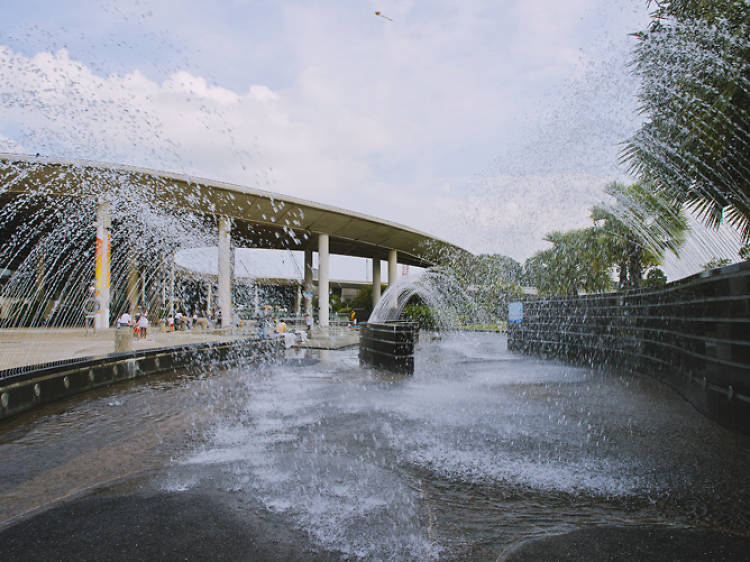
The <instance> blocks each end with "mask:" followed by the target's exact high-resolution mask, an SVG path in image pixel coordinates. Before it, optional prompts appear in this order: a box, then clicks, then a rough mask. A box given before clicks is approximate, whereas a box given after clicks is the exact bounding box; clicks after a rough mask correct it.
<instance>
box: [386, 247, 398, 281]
mask: <svg viewBox="0 0 750 562" xmlns="http://www.w3.org/2000/svg"><path fill="white" fill-rule="evenodd" d="M397 279H398V252H397V251H396V250H391V251H389V252H388V286H389V287H391V286H393V284H394V283H395V282H396V280H397Z"/></svg>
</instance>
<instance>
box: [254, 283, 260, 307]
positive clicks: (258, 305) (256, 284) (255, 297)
mask: <svg viewBox="0 0 750 562" xmlns="http://www.w3.org/2000/svg"><path fill="white" fill-rule="evenodd" d="M253 289H254V291H255V294H254V295H253V309H254V311H255V315H256V316H257V315H258V314H260V296H259V295H258V282H257V281H256V282H255V283H254V284H253Z"/></svg>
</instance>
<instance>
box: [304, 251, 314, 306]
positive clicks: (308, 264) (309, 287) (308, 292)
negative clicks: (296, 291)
mask: <svg viewBox="0 0 750 562" xmlns="http://www.w3.org/2000/svg"><path fill="white" fill-rule="evenodd" d="M304 285H305V286H304V292H305V314H312V294H313V251H312V248H305V279H304Z"/></svg>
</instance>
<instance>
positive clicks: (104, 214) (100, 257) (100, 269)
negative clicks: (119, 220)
mask: <svg viewBox="0 0 750 562" xmlns="http://www.w3.org/2000/svg"><path fill="white" fill-rule="evenodd" d="M111 224H112V216H111V213H110V208H109V203H108V202H106V201H101V200H100V201H99V202H98V203H97V205H96V256H95V263H94V275H95V278H94V298H95V299H96V301H97V302H98V303H99V310H98V312H97V313H96V316H95V317H94V329H96V330H100V329H103V328H109V303H110V294H109V291H110V289H109V283H110V250H111V246H110V244H111V238H110V234H109V228H110V225H111Z"/></svg>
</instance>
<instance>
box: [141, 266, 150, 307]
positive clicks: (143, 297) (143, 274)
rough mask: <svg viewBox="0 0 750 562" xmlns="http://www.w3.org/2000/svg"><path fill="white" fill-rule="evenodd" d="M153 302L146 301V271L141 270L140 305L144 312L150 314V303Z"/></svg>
mask: <svg viewBox="0 0 750 562" xmlns="http://www.w3.org/2000/svg"><path fill="white" fill-rule="evenodd" d="M152 304H153V303H151V302H146V271H145V269H144V270H141V306H142V307H143V310H144V312H148V313H149V314H151V305H152Z"/></svg>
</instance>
